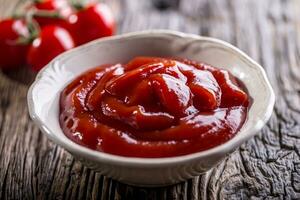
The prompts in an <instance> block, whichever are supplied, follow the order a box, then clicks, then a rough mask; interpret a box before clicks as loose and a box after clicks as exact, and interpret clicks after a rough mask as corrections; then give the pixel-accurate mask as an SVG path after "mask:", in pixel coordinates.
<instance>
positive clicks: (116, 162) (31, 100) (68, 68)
mask: <svg viewBox="0 0 300 200" xmlns="http://www.w3.org/2000/svg"><path fill="white" fill-rule="evenodd" d="M141 55H145V56H178V57H182V58H188V59H191V60H196V61H203V62H206V63H209V64H211V65H213V66H216V67H222V68H225V69H227V70H228V71H230V72H231V73H232V74H233V75H235V76H236V77H238V78H239V79H240V80H241V81H242V82H243V83H244V84H245V86H246V88H247V90H248V92H249V94H250V96H251V97H252V99H253V103H252V105H251V107H250V109H249V112H248V116H247V119H246V121H245V124H244V125H243V127H242V128H241V130H240V131H239V132H238V134H237V135H236V136H235V137H234V138H232V139H231V140H229V141H228V142H226V143H224V144H222V145H219V146H217V147H214V148H212V149H209V150H206V151H202V152H198V153H193V154H189V155H185V156H178V157H170V158H134V157H122V156H116V155H111V154H107V153H102V152H98V151H94V150H91V149H88V148H85V147H83V146H80V145H78V144H76V143H74V142H72V141H71V140H70V139H68V138H67V137H66V136H65V135H64V133H63V131H62V129H61V127H60V125H59V120H58V116H59V103H58V102H59V96H60V92H61V91H62V90H63V88H64V87H65V86H66V85H67V84H68V83H69V82H70V81H71V80H72V79H74V78H75V77H77V76H78V75H79V74H81V73H82V72H84V71H86V70H88V69H90V68H92V67H95V66H98V65H101V64H105V63H117V62H122V63H125V62H127V61H128V60H130V59H132V58H133V57H135V56H141ZM274 101H275V96H274V92H273V90H272V87H271V85H270V83H269V81H268V79H267V76H266V74H265V72H264V70H263V68H262V67H261V66H260V65H258V64H257V63H256V62H255V61H253V60H252V59H251V58H249V57H248V56H247V55H246V54H245V53H243V52H242V51H240V50H239V49H237V48H236V47H234V46H232V45H230V44H228V43H226V42H223V41H221V40H217V39H214V38H208V37H201V36H197V35H191V34H184V33H180V32H174V31H165V30H160V31H145V32H137V33H129V34H124V35H119V36H114V37H109V38H104V39H99V40H96V41H93V42H90V43H88V44H86V45H83V46H81V47H78V48H75V49H72V50H70V51H67V52H65V53H63V54H61V55H60V56H58V57H56V58H55V59H54V60H52V61H51V62H50V63H49V64H48V65H47V66H46V67H45V68H44V69H43V70H42V71H41V72H40V73H39V74H38V75H37V77H36V80H35V82H34V83H33V84H32V86H31V87H30V89H29V91H28V107H29V113H30V116H31V118H32V119H33V121H34V122H35V123H36V124H37V125H38V126H39V128H40V129H41V131H42V132H43V133H44V134H45V135H47V137H49V138H50V139H51V140H52V141H53V142H54V143H56V144H58V145H60V146H61V147H63V148H64V149H66V150H67V151H69V152H70V153H71V154H72V155H73V156H75V157H76V158H78V159H79V160H81V161H82V163H83V164H84V165H86V166H88V167H90V168H92V169H94V170H96V171H99V172H101V173H102V174H104V175H106V176H108V177H111V178H113V179H116V180H119V181H121V182H125V183H128V184H133V185H140V186H159V185H169V184H174V183H177V182H180V181H183V180H185V179H189V178H192V177H193V176H197V175H199V174H200V173H203V172H205V171H207V170H209V169H211V168H212V167H214V166H215V165H216V164H218V163H219V162H220V161H222V160H223V159H224V158H225V157H226V156H228V155H229V154H230V153H231V152H233V151H234V150H235V149H236V148H237V147H239V146H240V145H241V144H242V143H243V142H245V141H246V140H248V139H249V138H251V137H252V136H254V135H255V134H256V133H257V132H258V131H259V130H260V129H261V128H262V127H263V126H264V124H265V123H266V121H267V120H268V119H269V118H270V116H271V113H272V110H273V106H274Z"/></svg>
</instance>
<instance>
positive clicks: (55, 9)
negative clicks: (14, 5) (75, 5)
mask: <svg viewBox="0 0 300 200" xmlns="http://www.w3.org/2000/svg"><path fill="white" fill-rule="evenodd" d="M33 8H35V9H37V11H40V13H39V14H38V16H35V17H34V18H35V20H36V21H37V22H38V24H39V25H40V26H41V27H43V26H47V25H60V26H62V27H64V28H67V27H68V17H69V16H70V15H71V14H72V8H71V7H70V6H69V4H68V2H67V1H66V0H40V1H35V3H34V4H33ZM45 11H46V12H45Z"/></svg>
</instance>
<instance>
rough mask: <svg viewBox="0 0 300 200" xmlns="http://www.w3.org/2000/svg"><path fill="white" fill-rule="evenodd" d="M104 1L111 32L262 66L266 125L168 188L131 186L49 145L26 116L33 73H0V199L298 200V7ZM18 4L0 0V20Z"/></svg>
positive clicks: (234, 0)
mask: <svg viewBox="0 0 300 200" xmlns="http://www.w3.org/2000/svg"><path fill="white" fill-rule="evenodd" d="M19 2H20V1H19ZM106 2H107V3H108V4H109V5H110V6H111V7H112V8H113V10H114V13H115V14H116V17H117V19H118V33H124V32H131V31H137V30H144V29H154V28H155V29H172V30H179V31H183V32H188V33H196V34H200V35H205V36H212V37H216V38H220V39H223V40H225V41H228V42H230V43H232V44H234V45H236V46H238V47H239V48H241V49H242V50H244V51H245V52H246V53H248V54H249V55H250V56H251V57H252V58H254V59H255V60H256V61H258V62H259V63H261V64H262V66H263V67H264V68H265V70H266V72H267V74H268V77H269V78H270V81H271V84H272V86H273V88H274V90H275V93H276V98H277V100H276V105H275V109H274V113H273V115H272V117H271V119H270V121H269V122H268V124H267V126H265V127H264V128H263V130H262V131H261V133H260V134H259V135H258V136H257V137H255V138H253V139H251V140H249V141H248V142H246V143H245V144H244V145H242V147H241V148H239V149H238V150H237V151H235V152H234V153H233V154H232V155H231V156H230V157H229V158H228V159H226V160H225V161H224V162H222V163H221V164H220V165H218V166H217V167H216V168H215V169H213V170H211V171H209V172H207V173H206V174H204V175H201V176H199V177H196V178H194V179H192V180H189V181H187V182H183V183H180V184H177V185H173V186H169V187H163V188H150V189H149V188H139V187H132V186H128V185H125V184H122V183H119V182H117V181H114V180H111V179H109V178H106V177H103V176H101V175H100V174H99V173H95V172H94V171H92V170H90V169H87V168H85V167H83V165H82V164H81V163H80V162H78V161H76V160H74V158H73V157H72V156H71V155H70V154H69V153H67V152H66V151H64V150H63V149H62V148H60V147H58V146H57V145H55V144H53V143H52V142H50V141H49V140H48V139H47V138H46V137H45V136H44V135H43V134H42V133H41V132H40V131H39V130H38V128H37V126H35V125H34V124H33V122H32V121H31V120H30V118H29V116H28V109H27V103H26V93H27V90H28V87H29V85H30V82H32V80H33V78H34V74H33V73H31V72H29V71H28V70H26V69H22V70H19V71H18V72H2V73H0V199H300V1H299V0H181V1H179V0H178V1H176V0H169V1H166V2H169V4H170V5H167V4H166V3H165V4H164V3H162V2H161V0H155V1H154V0H153V1H150V0H106ZM18 4H19V3H18V1H12V0H0V14H1V15H2V16H5V15H8V14H9V13H11V12H12V11H13V10H15V9H16V6H17V5H18ZM0 56H1V55H0Z"/></svg>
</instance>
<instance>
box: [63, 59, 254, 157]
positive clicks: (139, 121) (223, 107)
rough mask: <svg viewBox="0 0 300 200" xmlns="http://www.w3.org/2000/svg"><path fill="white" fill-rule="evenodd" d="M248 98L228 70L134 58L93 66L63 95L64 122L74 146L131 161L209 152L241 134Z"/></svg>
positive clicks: (72, 83) (194, 64) (185, 62)
mask: <svg viewBox="0 0 300 200" xmlns="http://www.w3.org/2000/svg"><path fill="white" fill-rule="evenodd" d="M248 104H249V98H248V95H247V93H246V92H245V91H243V89H242V87H241V85H240V84H239V82H238V81H237V79H236V78H235V77H234V76H233V75H231V74H230V73H229V72H228V71H226V70H222V69H217V68H215V67H212V66H210V65H207V64H204V63H199V62H195V61H190V60H186V59H169V58H159V57H136V58H134V59H133V60H131V61H130V62H128V63H127V64H114V65H105V66H99V67H96V68H94V69H92V70H90V71H88V72H85V73H84V74H82V75H81V76H79V77H78V78H76V79H75V80H74V81H72V82H71V83H70V84H69V85H68V86H67V87H66V88H65V89H64V90H63V92H62V93H61V97H60V115H59V120H60V125H61V127H62V129H63V131H64V133H65V135H66V136H67V137H68V138H70V139H71V140H72V141H74V142H76V143H78V144H80V145H83V146H86V147H88V148H91V149H94V150H97V151H101V152H106V153H110V154H115V155H121V156H128V157H145V158H159V157H172V156H180V155H186V154H190V153H195V152H199V151H203V150H206V149H210V148H212V147H215V146H217V145H220V144H222V143H225V142H226V141H228V140H230V139H231V138H232V137H234V136H235V135H236V133H237V132H238V131H239V129H240V128H241V126H242V125H243V123H244V122H245V118H246V115H247V110H248Z"/></svg>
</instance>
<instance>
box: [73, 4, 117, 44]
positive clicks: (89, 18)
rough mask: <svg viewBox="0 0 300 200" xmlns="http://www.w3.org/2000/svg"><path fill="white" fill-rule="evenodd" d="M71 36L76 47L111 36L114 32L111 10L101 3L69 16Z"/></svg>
mask: <svg viewBox="0 0 300 200" xmlns="http://www.w3.org/2000/svg"><path fill="white" fill-rule="evenodd" d="M70 21H71V22H72V31H71V32H72V35H73V38H74V40H75V42H76V44H77V45H81V44H84V43H87V42H90V41H92V40H95V39H97V38H101V37H105V36H111V35H113V34H114V32H115V21H114V18H113V15H112V12H111V10H110V9H109V7H108V6H106V5H105V4H102V3H96V4H91V5H88V6H87V7H85V8H83V9H81V10H78V11H77V13H75V14H74V15H71V16H70Z"/></svg>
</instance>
